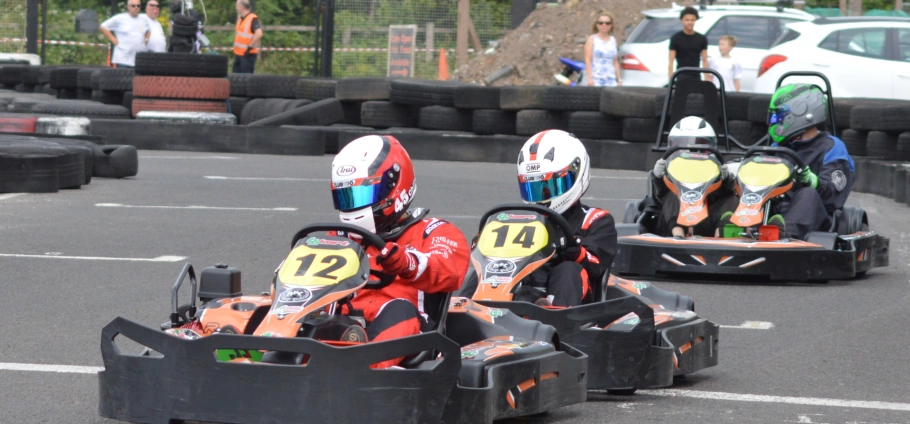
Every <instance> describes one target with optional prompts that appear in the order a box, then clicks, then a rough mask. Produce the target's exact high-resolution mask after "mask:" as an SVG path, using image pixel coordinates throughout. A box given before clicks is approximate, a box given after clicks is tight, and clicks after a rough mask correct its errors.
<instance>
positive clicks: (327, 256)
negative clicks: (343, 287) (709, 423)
mask: <svg viewBox="0 0 910 424" xmlns="http://www.w3.org/2000/svg"><path fill="white" fill-rule="evenodd" d="M358 272H360V258H359V257H358V255H357V252H355V251H354V249H350V248H345V249H321V248H319V247H318V246H316V247H314V246H308V245H299V246H297V247H295V248H294V250H292V251H291V253H290V254H289V255H288V257H287V259H285V261H284V264H283V265H282V266H281V269H280V270H278V279H279V280H280V281H281V282H282V283H284V284H287V285H291V286H318V287H324V286H331V285H335V284H338V283H340V282H342V281H344V280H345V279H347V278H350V277H353V276H355V275H357V273H358Z"/></svg>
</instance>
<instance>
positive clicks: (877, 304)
mask: <svg viewBox="0 0 910 424" xmlns="http://www.w3.org/2000/svg"><path fill="white" fill-rule="evenodd" d="M330 162H331V157H329V156H326V157H316V158H313V157H287V156H256V155H235V154H196V153H185V152H149V151H143V152H140V172H139V175H138V177H136V178H131V179H125V180H110V179H95V180H94V181H92V183H91V185H89V186H86V187H85V188H83V189H81V190H67V191H61V192H60V193H56V194H24V195H17V196H9V195H0V308H2V311H3V314H4V317H5V319H4V323H3V324H2V325H0V393H2V396H0V423H109V422H112V421H109V420H104V419H101V418H99V417H98V416H97V391H98V389H97V378H96V376H95V375H94V374H93V372H94V370H95V368H75V367H100V366H101V365H102V362H101V354H100V352H99V340H100V333H101V328H102V327H103V326H104V325H106V324H107V323H108V322H110V320H111V319H113V318H114V317H116V316H118V315H122V316H125V317H128V318H131V319H133V320H136V321H139V322H142V323H145V324H147V325H150V326H156V325H157V324H159V323H161V322H163V321H165V320H166V318H167V314H168V312H169V310H168V302H169V290H170V287H171V285H172V284H173V282H174V279H175V278H176V276H177V274H178V272H179V271H180V269H181V267H182V266H183V263H184V260H183V259H180V257H186V258H187V259H186V260H188V261H190V262H192V263H193V264H194V265H196V267H197V270H198V269H201V268H203V267H205V266H209V265H212V264H215V263H217V262H225V263H228V264H230V265H231V266H234V267H237V268H240V269H241V270H242V272H243V280H244V281H243V283H244V289H245V291H246V292H247V293H253V292H258V291H262V290H266V289H267V287H268V283H269V281H270V278H271V275H272V271H273V270H274V269H275V267H276V266H277V265H278V263H279V262H280V261H281V260H282V259H283V258H284V256H285V255H286V253H287V251H288V248H289V242H290V238H291V235H292V234H294V232H296V230H298V229H299V228H301V227H302V226H304V225H305V224H308V223H313V222H318V221H330V222H333V221H335V220H336V219H337V215H336V214H335V212H334V211H333V209H332V203H331V198H330V195H329V188H328V182H327V178H328V174H329V169H330ZM416 167H417V175H418V181H419V188H418V191H417V198H416V201H415V203H414V204H415V205H419V206H425V207H429V208H430V209H431V210H432V214H433V215H435V216H439V217H448V218H449V219H450V220H451V221H452V222H454V223H455V224H456V225H458V227H459V228H461V229H462V230H463V231H464V232H465V233H467V234H470V235H473V234H474V233H475V232H476V227H477V224H478V220H479V216H480V215H481V214H482V213H483V212H484V211H485V210H486V209H488V208H490V207H492V206H495V205H497V204H499V203H505V202H514V201H517V200H519V199H518V192H517V187H516V184H515V174H514V167H513V166H512V165H503V164H481V163H448V162H433V161H421V162H418V163H417V164H416ZM593 175H594V178H593V179H592V185H591V188H590V189H589V190H588V193H587V195H586V199H587V200H586V203H588V204H591V205H596V206H600V207H605V208H607V209H609V210H611V211H613V212H614V213H615V214H616V215H619V216H621V214H622V210H623V207H624V205H625V203H626V202H627V201H628V199H633V198H639V197H640V196H642V194H643V193H644V189H645V180H644V177H645V174H644V173H642V172H631V171H610V170H594V171H593ZM207 177H222V178H207ZM224 177H227V178H224ZM849 203H850V204H853V205H859V206H862V207H864V208H865V209H866V211H867V212H868V213H869V217H870V220H871V223H872V229H873V230H877V231H881V232H882V233H884V234H885V235H887V236H889V237H891V266H890V267H888V268H885V269H877V270H873V271H871V272H869V274H868V275H867V276H866V277H865V278H863V279H860V280H854V281H842V282H831V283H829V284H823V285H769V284H765V285H755V284H750V285H745V284H735V283H723V284H709V283H692V282H689V283H679V282H661V283H659V286H660V287H662V288H665V289H670V290H676V291H680V292H682V293H684V294H687V295H689V296H691V297H692V298H694V299H695V301H696V304H697V311H698V312H699V314H700V315H701V316H703V317H706V318H709V319H711V320H712V321H714V322H716V323H718V324H721V325H724V326H732V327H736V326H740V325H741V324H742V323H744V322H747V321H758V322H765V323H773V327H772V328H769V329H743V328H731V327H727V328H722V329H721V343H720V355H721V359H720V364H719V365H718V366H717V367H715V368H711V369H707V370H703V371H700V372H698V373H696V374H694V375H691V376H689V377H688V378H686V379H682V380H680V379H678V380H677V381H676V384H675V386H674V387H673V389H671V390H667V389H661V390H654V391H646V392H639V393H638V394H635V395H633V396H626V397H617V396H610V395H606V394H602V393H595V392H591V393H589V400H588V402H587V403H584V404H581V405H574V406H571V407H566V408H563V409H560V410H556V411H553V412H551V413H550V414H548V415H546V416H543V417H537V418H534V419H528V420H525V421H518V422H540V423H608V422H609V423H643V422H699V423H728V422H733V423H744V422H747V423H753V422H754V423H784V422H791V423H907V422H910V391H908V390H907V384H908V383H907V381H908V377H910V371H908V366H907V363H908V359H910V353H908V348H910V337H908V328H910V314H907V312H906V309H907V307H908V305H910V295H908V292H910V291H908V289H910V284H908V278H910V272H908V268H910V265H908V262H910V251H908V243H910V209H908V208H907V207H906V206H905V205H900V204H897V203H894V202H893V201H891V200H889V199H884V198H881V197H877V196H873V195H865V194H853V195H852V196H851V198H850V202H849ZM104 205H106V206H104ZM115 205H120V206H115ZM125 206H131V207H125ZM149 206H151V207H149ZM190 206H203V207H206V208H199V207H194V208H188V207H190ZM173 257H177V258H173ZM156 258H157V259H156ZM123 259H145V261H135V260H133V261H126V260H123ZM759 326H760V325H759ZM765 326H767V324H765ZM22 364H30V365H27V366H26V365H22ZM48 365H63V366H69V367H62V368H57V369H56V370H57V371H61V372H50V371H27V370H20V369H21V368H23V367H26V368H29V367H31V368H34V366H48ZM38 369H45V368H40V367H39V368H38ZM161 389H162V390H167V388H161Z"/></svg>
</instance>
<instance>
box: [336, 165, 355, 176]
mask: <svg viewBox="0 0 910 424" xmlns="http://www.w3.org/2000/svg"><path fill="white" fill-rule="evenodd" d="M355 172H357V168H355V167H353V166H351V165H341V166H339V167H338V169H337V170H335V175H338V176H339V177H346V176H348V175H351V174H353V173H355Z"/></svg>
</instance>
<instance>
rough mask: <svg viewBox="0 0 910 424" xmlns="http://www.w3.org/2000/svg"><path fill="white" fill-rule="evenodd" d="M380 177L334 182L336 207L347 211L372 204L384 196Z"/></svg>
mask: <svg viewBox="0 0 910 424" xmlns="http://www.w3.org/2000/svg"><path fill="white" fill-rule="evenodd" d="M379 182H380V181H379V179H372V180H368V179H364V180H363V181H360V180H351V181H340V182H333V183H332V201H333V202H334V203H335V209H336V210H339V211H342V212H345V211H352V210H355V209H360V208H365V207H367V206H372V205H374V204H376V203H377V202H379V201H380V200H382V198H383V194H385V193H383V190H382V187H383V184H379Z"/></svg>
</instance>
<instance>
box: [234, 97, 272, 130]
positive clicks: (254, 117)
mask: <svg viewBox="0 0 910 424" xmlns="http://www.w3.org/2000/svg"><path fill="white" fill-rule="evenodd" d="M266 100H268V99H250V100H249V101H248V102H247V103H246V105H245V106H244V107H243V110H241V111H240V120H239V121H238V122H239V123H240V125H248V124H249V123H250V122H254V121H258V120H260V119H262V118H265V117H267V116H268V114H267V113H266V112H265V111H264V109H265V102H266Z"/></svg>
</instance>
